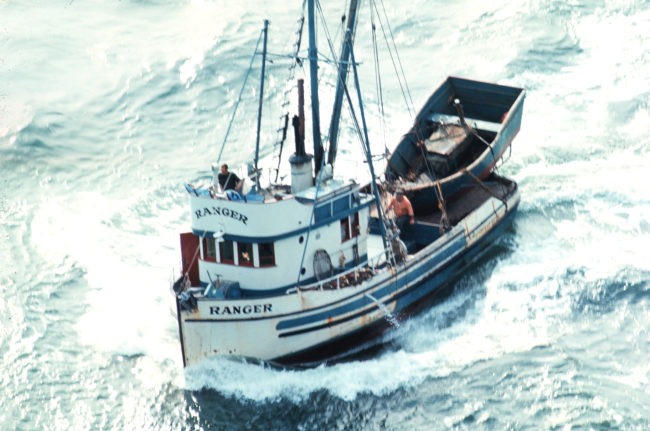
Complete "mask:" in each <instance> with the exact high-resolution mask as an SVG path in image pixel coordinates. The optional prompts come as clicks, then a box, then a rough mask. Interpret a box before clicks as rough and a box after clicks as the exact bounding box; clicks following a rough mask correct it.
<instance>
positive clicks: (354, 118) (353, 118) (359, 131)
mask: <svg viewBox="0 0 650 431" xmlns="http://www.w3.org/2000/svg"><path fill="white" fill-rule="evenodd" d="M343 91H344V92H345V97H346V98H347V100H348V107H349V109H350V111H351V114H350V115H351V117H352V120H353V122H354V124H355V126H356V129H357V133H358V134H359V140H360V142H361V148H362V151H363V154H364V156H365V158H366V160H368V163H372V160H371V157H368V151H367V150H366V148H365V146H364V145H363V143H364V141H365V139H364V138H363V136H362V135H361V129H360V127H359V122H358V120H357V116H356V114H355V113H354V108H353V107H352V98H351V97H350V93H349V92H348V86H347V85H346V84H345V83H343ZM369 148H370V142H368V149H369ZM379 201H380V202H379V205H380V206H381V209H382V211H383V213H384V214H386V208H385V205H384V201H383V200H382V199H380V200H379ZM377 214H378V215H379V214H380V211H379V210H377ZM381 222H382V223H383V221H381Z"/></svg>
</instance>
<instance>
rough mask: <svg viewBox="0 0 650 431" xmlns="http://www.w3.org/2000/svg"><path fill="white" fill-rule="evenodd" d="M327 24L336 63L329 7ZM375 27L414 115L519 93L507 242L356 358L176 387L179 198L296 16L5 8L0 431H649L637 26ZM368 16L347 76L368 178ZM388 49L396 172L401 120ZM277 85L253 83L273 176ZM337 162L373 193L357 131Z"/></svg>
mask: <svg viewBox="0 0 650 431" xmlns="http://www.w3.org/2000/svg"><path fill="white" fill-rule="evenodd" d="M322 6H323V11H324V15H325V17H326V19H327V21H328V23H329V26H330V27H329V30H330V33H331V35H332V37H336V41H335V47H336V49H338V46H339V42H340V37H341V36H340V35H341V31H340V17H341V15H342V14H343V13H344V10H345V6H344V5H343V4H331V2H328V3H327V4H325V2H323V5H322ZM379 6H380V7H381V3H380V4H379ZM386 10H387V13H388V16H389V17H390V20H391V21H390V22H391V25H392V29H393V32H394V34H395V37H396V43H397V46H398V49H399V55H400V58H401V61H402V65H403V66H404V71H405V74H406V78H407V79H408V84H409V88H410V91H411V95H412V97H413V101H414V104H415V106H416V107H419V106H420V105H421V104H422V103H423V101H424V100H425V98H426V97H427V96H428V94H429V93H430V92H431V91H432V90H433V89H434V88H435V87H436V86H437V85H438V84H439V83H440V82H441V81H442V80H443V79H444V78H445V77H446V76H447V75H455V76H463V77H468V78H474V79H480V80H485V81H494V82H498V83H502V84H507V85H515V86H523V87H525V88H526V89H527V91H528V93H527V99H526V102H525V112H524V120H523V123H522V128H521V132H520V134H519V135H518V136H517V138H516V139H515V141H514V145H513V153H512V157H511V159H510V160H509V161H508V163H507V164H505V165H504V166H503V167H501V168H500V172H501V174H503V175H506V176H510V177H512V178H514V179H515V180H516V181H518V182H519V185H520V190H521V192H522V204H521V206H520V211H519V214H518V216H517V220H516V221H515V224H514V226H513V228H511V229H510V230H509V231H508V232H507V234H506V235H505V236H504V237H503V238H502V239H501V240H500V241H499V243H498V244H497V245H496V246H495V247H494V248H492V249H491V251H490V252H489V253H488V254H487V255H485V256H484V257H483V258H482V259H481V260H480V261H479V262H477V263H476V264H475V265H474V267H473V268H472V269H471V270H470V271H469V272H468V273H467V274H465V276H463V277H462V278H461V279H460V280H459V281H458V282H457V283H456V284H455V285H454V286H453V289H452V291H451V292H450V293H449V296H448V298H446V300H445V301H443V302H441V303H439V304H438V305H436V306H435V307H433V308H431V309H430V310H428V311H426V312H424V313H423V314H421V315H419V316H417V317H415V318H414V319H412V320H410V321H408V322H406V323H404V324H402V325H401V327H400V329H399V330H397V331H396V332H395V333H394V334H393V337H392V338H391V340H390V341H389V342H388V343H387V344H386V345H384V346H383V347H381V348H379V349H375V350H373V351H371V352H369V353H368V354H366V355H364V356H363V357H358V358H355V360H353V361H349V362H345V363H339V364H336V365H328V366H322V367H319V368H315V369H310V370H276V369H271V368H268V367H263V366H260V365H254V364H247V363H242V362H238V361H232V360H226V359H214V360H209V361H204V362H203V363H201V364H199V365H197V366H195V367H192V368H189V369H185V370H184V369H183V368H182V362H181V356H180V346H179V341H178V327H177V324H176V322H175V320H174V318H173V317H172V316H171V315H170V311H169V308H170V305H171V295H170V293H169V281H170V279H171V277H172V271H174V270H175V271H176V273H178V262H179V240H178V233H179V232H183V231H186V230H187V227H188V223H189V211H188V208H187V197H186V192H185V191H184V189H183V185H184V183H186V182H193V183H195V182H197V181H200V180H206V179H208V178H209V174H210V164H211V163H213V162H215V161H216V159H217V157H218V154H219V151H220V149H221V144H222V142H223V139H224V135H225V130H226V128H227V126H228V121H229V118H230V115H231V113H232V107H233V104H234V102H235V100H236V98H237V95H238V93H239V90H240V87H241V85H242V82H243V79H244V75H245V73H246V70H247V68H248V64H249V61H250V54H251V53H252V51H253V49H254V46H255V43H256V42H257V39H258V37H259V32H260V30H261V27H262V20H263V19H265V18H267V19H269V20H270V21H271V26H270V38H269V51H271V52H274V53H288V52H290V48H291V44H292V43H293V41H294V37H295V35H294V32H295V31H296V30H297V28H298V24H297V22H296V21H297V19H298V18H299V17H300V14H301V2H291V3H286V2H285V3H277V4H276V3H272V2H262V1H256V0H252V1H247V2H228V1H225V0H216V1H208V0H206V1H201V0H196V1H190V2H188V1H179V2H163V1H150V2H135V1H119V2H116V1H109V2H84V1H80V0H73V1H72V2H71V1H65V2H59V1H50V2H27V1H3V2H0V238H1V240H0V250H1V252H0V253H1V254H0V256H1V258H2V260H1V262H2V264H1V265H0V287H1V290H0V353H1V354H2V365H1V366H0V382H1V387H2V390H1V391H0V429H2V430H14V429H19V430H66V429H69V430H86V429H89V430H90V429H92V430H94V429H116V430H141V429H146V430H167V429H183V430H185V429H187V430H189V429H203V430H208V429H214V430H217V429H223V430H231V429H242V430H243V429H259V430H270V429H287V430H312V429H313V430H330V429H331V430H343V429H346V430H348V429H359V430H366V429H367V430H384V429H385V430H397V429H399V430H402V429H418V430H420V429H457V430H464V429H467V430H469V429H472V430H474V429H479V430H492V429H493V430H502V429H516V430H569V429H572V430H591V429H594V430H604V429H608V430H609V429H620V430H645V429H650V384H649V379H650V362H649V361H648V358H649V357H650V334H649V332H648V328H650V309H649V304H650V251H649V250H650V185H649V182H648V174H649V173H650V155H649V154H648V153H649V150H650V137H649V136H650V135H649V133H648V132H649V130H650V54H649V53H650V37H649V36H650V34H649V33H648V32H649V29H650V4H649V3H648V2H647V1H633V0H626V1H624V0H610V1H584V0H583V1H549V0H545V1H541V0H540V1H526V0H521V1H507V0H494V1H483V2H481V1H466V2H444V1H439V0H418V1H414V2H409V3H406V2H399V3H398V2H388V1H387V2H386ZM368 15H369V13H368V2H367V1H366V2H364V4H363V7H362V9H361V15H360V24H359V28H358V36H357V41H356V54H357V57H358V61H360V62H362V63H363V64H362V65H361V67H360V69H361V70H360V72H361V75H362V78H364V79H363V80H362V90H363V91H364V97H365V98H366V101H367V110H368V117H369V123H370V125H369V127H370V129H371V137H370V139H371V141H372V143H373V148H374V152H375V153H381V152H382V150H383V146H384V141H383V134H382V133H381V132H380V130H381V129H380V126H379V123H378V122H377V107H376V98H377V96H376V93H375V81H374V70H373V57H372V50H371V48H372V44H371V28H370V21H369V17H368ZM379 38H380V42H382V44H381V45H380V58H381V59H382V60H383V62H382V82H383V83H384V100H385V110H386V116H387V133H386V145H387V146H388V147H389V148H391V147H392V145H394V144H395V143H396V141H397V139H398V138H399V136H400V135H401V134H402V133H404V132H405V131H406V130H407V129H408V127H409V124H410V117H409V115H408V112H407V111H406V108H405V105H404V102H403V98H402V93H401V91H400V88H399V85H398V83H397V81H396V79H395V78H394V73H393V72H392V69H393V66H392V63H391V62H390V57H389V56H388V53H387V52H386V50H385V44H383V41H382V39H383V36H382V35H381V33H380V34H379ZM319 44H320V46H321V50H322V51H323V52H324V53H325V54H328V52H329V50H328V49H327V47H326V38H325V35H324V34H322V33H321V34H320V36H319ZM303 47H306V42H305V44H304V45H303ZM285 65H286V62H283V61H281V60H278V59H277V58H275V59H274V63H272V64H270V65H269V68H268V70H269V73H270V77H269V80H268V81H267V82H266V91H267V95H266V99H265V100H266V102H265V105H264V110H265V120H264V122H263V126H264V130H265V132H264V134H263V135H262V144H263V146H262V154H263V158H264V166H271V165H272V163H273V160H272V156H273V155H274V154H277V149H276V148H274V147H273V145H272V144H273V142H274V141H275V139H276V137H277V134H276V132H275V130H276V129H277V128H278V127H279V120H278V117H279V115H280V114H281V111H280V108H279V105H280V104H281V103H282V100H283V93H284V90H285V88H286V85H285V80H286V77H287V74H286V70H285V68H284V66H285ZM306 73H307V69H304V70H302V69H300V68H299V69H298V71H297V72H296V77H297V78H298V77H304V76H305V74H306ZM320 74H321V90H322V93H321V100H322V104H323V107H322V112H323V123H324V124H325V127H323V130H325V129H326V126H327V124H328V123H329V117H330V111H329V107H331V103H332V93H333V84H332V83H333V82H334V77H333V71H332V70H331V69H330V68H329V67H327V66H326V65H323V67H322V68H321V70H320ZM258 91H259V62H258V63H257V64H256V66H255V67H254V68H253V72H252V75H251V77H250V78H249V82H248V84H247V87H246V89H245V91H244V96H243V100H242V104H241V105H240V111H239V112H240V114H239V115H238V116H237V118H236V120H235V124H234V126H233V127H234V131H233V132H231V136H230V138H229V145H228V146H227V147H226V148H225V150H224V156H223V160H226V161H228V162H229V163H230V164H231V165H237V164H239V163H243V162H247V161H249V160H250V159H251V158H252V153H253V148H254V142H255V135H254V130H255V124H256V110H257V100H256V96H257V95H258ZM292 103H295V100H292ZM292 142H293V141H292V139H291V138H290V139H289V145H291V144H292ZM341 148H342V149H341V152H340V162H339V165H337V166H339V169H340V170H341V171H343V170H345V172H350V170H351V169H359V170H360V171H361V170H362V169H364V168H363V165H362V164H360V165H361V167H358V165H357V162H359V161H360V159H359V157H360V156H359V154H360V151H359V149H358V143H357V141H356V137H355V135H354V132H353V129H352V128H351V125H350V123H349V121H347V122H345V123H344V127H343V131H342V139H341ZM289 152H290V151H285V152H284V155H285V156H288V154H289Z"/></svg>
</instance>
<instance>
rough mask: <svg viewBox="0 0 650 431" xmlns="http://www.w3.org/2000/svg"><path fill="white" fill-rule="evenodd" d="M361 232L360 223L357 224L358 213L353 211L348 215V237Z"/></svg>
mask: <svg viewBox="0 0 650 431" xmlns="http://www.w3.org/2000/svg"><path fill="white" fill-rule="evenodd" d="M360 232H361V225H360V224H359V213H354V214H353V215H351V216H350V238H354V237H355V236H358V235H359V233H360Z"/></svg>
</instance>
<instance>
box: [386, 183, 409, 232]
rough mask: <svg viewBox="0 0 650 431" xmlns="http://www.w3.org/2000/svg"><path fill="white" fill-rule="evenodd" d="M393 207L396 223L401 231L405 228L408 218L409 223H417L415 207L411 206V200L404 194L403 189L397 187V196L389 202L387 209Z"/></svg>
mask: <svg viewBox="0 0 650 431" xmlns="http://www.w3.org/2000/svg"><path fill="white" fill-rule="evenodd" d="M391 208H393V209H394V210H395V224H396V225H397V228H398V229H399V230H400V231H401V230H403V228H404V225H405V224H406V220H408V221H409V224H413V223H415V219H414V218H413V207H412V206H411V202H410V201H409V200H408V199H407V198H406V196H404V191H403V190H402V189H397V191H396V192H395V197H394V198H393V200H392V201H391V202H390V204H388V208H387V211H390V209H391Z"/></svg>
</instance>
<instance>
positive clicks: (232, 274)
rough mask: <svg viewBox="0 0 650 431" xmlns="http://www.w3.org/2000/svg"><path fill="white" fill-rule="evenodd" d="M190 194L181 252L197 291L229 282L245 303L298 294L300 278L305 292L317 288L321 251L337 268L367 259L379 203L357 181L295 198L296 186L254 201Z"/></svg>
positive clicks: (201, 191)
mask: <svg viewBox="0 0 650 431" xmlns="http://www.w3.org/2000/svg"><path fill="white" fill-rule="evenodd" d="M187 190H188V192H189V194H190V208H191V217H192V222H191V228H192V233H187V234H182V235H181V248H182V254H183V272H184V273H185V272H187V271H189V274H190V281H191V284H192V286H196V287H202V288H204V287H206V286H209V285H210V284H212V283H214V284H215V285H218V284H220V283H221V284H223V283H222V282H224V281H229V282H234V283H238V284H239V289H240V290H239V291H238V292H237V293H236V294H237V295H239V294H241V296H242V297H261V296H271V295H277V294H281V293H284V292H286V291H287V290H288V289H290V288H293V287H295V286H296V282H297V281H298V279H299V280H300V285H306V284H310V283H314V282H316V281H317V277H316V273H315V269H314V258H315V256H316V255H317V254H316V252H317V251H319V250H320V251H321V252H320V253H319V254H318V255H319V256H321V257H322V256H323V251H324V252H325V253H326V255H325V256H329V261H331V266H332V267H333V268H344V267H345V268H350V267H353V266H355V265H358V264H359V263H360V262H364V261H365V260H366V259H367V254H368V251H367V250H368V237H369V229H368V220H369V209H370V206H371V205H372V204H373V203H374V198H373V196H372V195H370V194H365V193H362V192H360V186H359V184H357V183H356V182H354V181H353V180H345V179H340V178H331V179H329V180H327V181H323V182H322V183H321V184H320V186H319V187H318V190H317V187H316V186H311V187H308V188H306V189H304V190H302V191H299V192H297V193H295V194H291V189H290V187H289V186H273V187H269V188H267V189H263V190H261V191H259V192H258V193H256V194H255V193H251V194H248V195H246V196H240V195H239V194H237V193H235V192H232V191H229V192H227V194H220V193H217V194H215V193H214V192H212V191H210V190H209V189H208V188H206V187H203V186H202V187H198V188H193V187H191V186H188V187H187ZM317 193H318V198H317V199H316V194H317ZM305 242H307V246H306V248H305ZM197 249H198V252H197ZM303 253H304V260H303V262H302V268H301V267H300V262H301V256H302V255H303ZM196 262H198V265H196ZM326 262H327V260H326ZM328 264H329V263H328ZM299 274H300V275H299ZM239 292H241V293H239ZM228 296H229V295H227V297H228Z"/></svg>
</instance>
